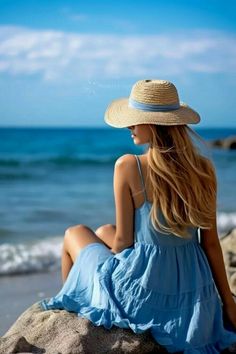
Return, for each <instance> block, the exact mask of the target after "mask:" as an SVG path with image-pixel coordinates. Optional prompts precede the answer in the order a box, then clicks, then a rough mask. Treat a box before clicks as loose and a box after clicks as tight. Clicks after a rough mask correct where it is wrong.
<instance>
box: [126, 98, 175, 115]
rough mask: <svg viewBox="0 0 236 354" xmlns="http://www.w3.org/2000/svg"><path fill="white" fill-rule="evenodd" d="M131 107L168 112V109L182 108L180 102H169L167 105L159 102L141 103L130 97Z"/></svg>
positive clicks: (147, 110)
mask: <svg viewBox="0 0 236 354" xmlns="http://www.w3.org/2000/svg"><path fill="white" fill-rule="evenodd" d="M128 106H129V107H131V108H136V109H139V110H141V111H146V112H167V111H174V110H176V109H179V108H180V105H179V103H175V104H169V105H168V104H167V105H158V104H150V103H141V102H137V101H135V100H133V99H132V98H129V104H128Z"/></svg>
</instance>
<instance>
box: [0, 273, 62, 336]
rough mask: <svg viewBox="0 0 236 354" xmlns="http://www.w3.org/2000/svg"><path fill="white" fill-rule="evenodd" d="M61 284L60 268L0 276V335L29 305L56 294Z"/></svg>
mask: <svg viewBox="0 0 236 354" xmlns="http://www.w3.org/2000/svg"><path fill="white" fill-rule="evenodd" d="M61 286H62V280H61V274H60V270H58V271H51V272H47V273H36V274H27V275H14V276H2V277H0V336H2V335H4V334H5V332H6V331H7V330H8V329H9V328H10V326H11V325H12V324H13V323H14V322H15V320H16V319H17V318H18V317H19V316H20V315H21V313H22V312H23V311H25V310H26V309H27V308H28V307H29V306H31V305H32V304H33V303H35V302H37V301H39V300H41V299H43V298H46V297H50V296H53V295H56V294H57V292H58V291H59V290H60V288H61Z"/></svg>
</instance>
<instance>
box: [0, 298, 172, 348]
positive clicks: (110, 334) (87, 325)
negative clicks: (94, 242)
mask: <svg viewBox="0 0 236 354" xmlns="http://www.w3.org/2000/svg"><path fill="white" fill-rule="evenodd" d="M0 353H1V354H13V353H21V354H23V353H37V354H42V353H46V354H80V353H83V354H105V353H107V354H108V353H111V354H122V353H139V354H144V353H149V354H151V353H163V354H164V353H167V352H166V350H164V349H163V348H162V347H161V346H159V345H158V344H157V343H156V342H155V341H154V339H153V337H152V335H151V333H150V332H149V331H147V332H145V333H142V334H135V333H133V331H132V330H131V329H122V328H118V327H115V326H113V327H112V328H111V329H109V330H108V329H105V328H104V327H103V326H94V325H93V324H92V322H90V321H89V320H87V319H85V318H82V317H78V316H77V315H76V314H74V313H72V312H71V313H69V312H67V311H64V310H48V311H43V310H41V308H40V306H39V303H35V304H34V305H32V306H31V307H29V308H28V309H27V310H26V311H25V312H24V313H23V314H22V315H21V316H20V317H19V318H18V319H17V321H16V322H15V323H14V325H13V326H12V327H11V328H10V329H9V330H8V331H7V333H6V334H5V335H4V336H3V337H1V338H0Z"/></svg>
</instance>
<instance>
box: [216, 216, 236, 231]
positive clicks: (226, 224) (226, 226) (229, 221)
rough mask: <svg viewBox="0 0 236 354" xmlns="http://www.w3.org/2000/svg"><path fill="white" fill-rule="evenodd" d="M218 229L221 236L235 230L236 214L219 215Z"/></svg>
mask: <svg viewBox="0 0 236 354" xmlns="http://www.w3.org/2000/svg"><path fill="white" fill-rule="evenodd" d="M217 228H218V232H219V234H220V235H222V234H225V233H227V232H228V231H230V230H231V229H233V228H236V212H231V213H226V212H219V213H217Z"/></svg>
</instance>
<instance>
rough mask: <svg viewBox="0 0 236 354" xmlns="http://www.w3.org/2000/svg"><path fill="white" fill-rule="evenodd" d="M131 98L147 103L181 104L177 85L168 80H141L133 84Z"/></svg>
mask: <svg viewBox="0 0 236 354" xmlns="http://www.w3.org/2000/svg"><path fill="white" fill-rule="evenodd" d="M130 98H131V99H133V100H135V101H137V102H141V103H147V104H156V105H171V104H179V95H178V92H177V89H176V87H175V85H174V84H172V82H170V81H166V80H139V81H137V82H136V83H135V84H134V85H133V87H132V90H131V93H130Z"/></svg>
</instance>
